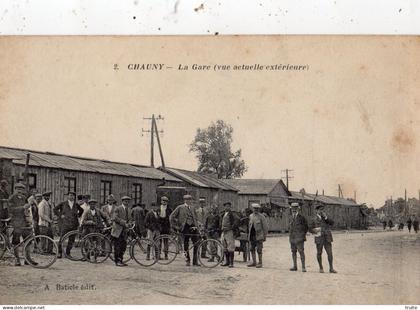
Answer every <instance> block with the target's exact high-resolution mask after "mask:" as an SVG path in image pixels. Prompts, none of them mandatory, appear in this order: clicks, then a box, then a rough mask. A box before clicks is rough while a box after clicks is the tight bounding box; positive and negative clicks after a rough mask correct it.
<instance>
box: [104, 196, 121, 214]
mask: <svg viewBox="0 0 420 310" xmlns="http://www.w3.org/2000/svg"><path fill="white" fill-rule="evenodd" d="M106 203H107V204H106V205H103V206H102V207H101V211H102V212H104V213H106V214H107V215H108V217H109V218H112V213H113V212H114V210H115V207H116V206H117V201H116V200H115V197H114V195H113V194H110V195H109V196H108V197H107V198H106Z"/></svg>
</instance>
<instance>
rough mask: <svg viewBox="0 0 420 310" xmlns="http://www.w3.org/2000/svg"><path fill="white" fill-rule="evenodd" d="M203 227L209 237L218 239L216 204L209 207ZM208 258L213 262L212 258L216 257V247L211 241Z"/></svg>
mask: <svg viewBox="0 0 420 310" xmlns="http://www.w3.org/2000/svg"><path fill="white" fill-rule="evenodd" d="M204 229H205V231H206V232H207V235H208V237H209V238H211V239H216V240H218V239H219V238H220V216H219V211H218V210H217V206H216V205H213V206H212V207H211V209H210V213H209V215H208V216H207V217H206V222H205V224H204ZM209 250H210V258H209V262H214V259H215V258H217V259H219V258H218V257H217V249H216V246H215V245H214V244H213V243H211V248H210V249H209Z"/></svg>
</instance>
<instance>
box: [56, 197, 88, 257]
mask: <svg viewBox="0 0 420 310" xmlns="http://www.w3.org/2000/svg"><path fill="white" fill-rule="evenodd" d="M75 198H76V193H75V192H69V193H68V194H67V200H66V201H63V202H61V203H59V204H58V205H56V206H55V207H54V214H55V215H56V216H57V217H58V228H59V232H60V241H59V244H58V258H61V257H62V255H63V246H62V242H63V240H62V238H63V237H64V235H65V234H67V233H68V232H70V231H72V230H77V229H78V227H79V218H80V217H81V216H82V214H83V209H82V207H80V206H79V204H78V203H77V202H76V201H75ZM74 239H75V235H72V236H70V238H69V241H68V244H67V247H66V255H67V256H69V255H70V252H71V249H72V248H73V244H74Z"/></svg>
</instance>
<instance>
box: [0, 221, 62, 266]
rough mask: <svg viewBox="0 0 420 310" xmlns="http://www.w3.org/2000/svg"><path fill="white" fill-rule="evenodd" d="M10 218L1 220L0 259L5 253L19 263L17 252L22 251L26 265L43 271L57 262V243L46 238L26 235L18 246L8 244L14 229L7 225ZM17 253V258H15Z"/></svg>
mask: <svg viewBox="0 0 420 310" xmlns="http://www.w3.org/2000/svg"><path fill="white" fill-rule="evenodd" d="M10 220H11V218H8V219H1V222H3V224H4V227H3V229H2V231H1V232H0V259H3V257H4V255H5V254H6V253H8V254H10V256H11V257H14V258H16V259H17V260H19V261H20V256H19V252H18V251H16V250H19V248H20V247H22V249H23V254H24V259H25V262H26V264H29V265H30V266H32V267H34V268H39V269H45V268H48V267H50V266H51V265H52V264H54V263H55V261H56V260H57V253H58V246H57V243H56V242H55V241H54V240H53V239H51V238H50V237H48V236H45V235H37V236H34V235H33V234H30V235H28V236H27V237H26V238H24V239H23V241H21V242H19V244H16V245H13V244H11V242H10V236H11V235H12V234H13V230H14V227H13V226H10V225H9V222H10ZM15 252H17V254H18V256H17V257H16V256H15Z"/></svg>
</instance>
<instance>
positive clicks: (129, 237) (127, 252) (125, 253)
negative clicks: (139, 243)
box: [109, 235, 134, 264]
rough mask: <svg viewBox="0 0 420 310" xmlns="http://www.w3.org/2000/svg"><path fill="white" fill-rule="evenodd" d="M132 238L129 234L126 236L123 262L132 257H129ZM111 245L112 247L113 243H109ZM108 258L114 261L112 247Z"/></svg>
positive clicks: (125, 262)
mask: <svg viewBox="0 0 420 310" xmlns="http://www.w3.org/2000/svg"><path fill="white" fill-rule="evenodd" d="M133 240H134V239H133V238H132V237H131V236H130V235H129V236H128V237H127V249H126V251H125V252H124V256H123V259H122V262H123V263H124V264H127V263H128V262H129V261H130V260H131V259H132V257H131V244H132V242H133ZM111 246H112V247H113V246H114V245H113V244H112V243H111ZM109 258H110V259H111V260H112V261H113V262H114V261H115V258H114V252H112V249H111V254H110V255H109Z"/></svg>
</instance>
